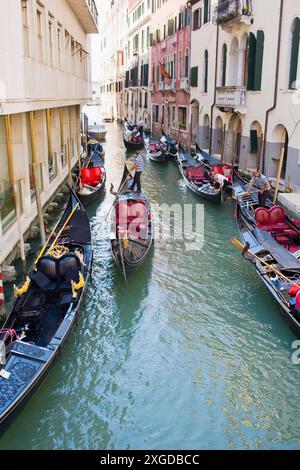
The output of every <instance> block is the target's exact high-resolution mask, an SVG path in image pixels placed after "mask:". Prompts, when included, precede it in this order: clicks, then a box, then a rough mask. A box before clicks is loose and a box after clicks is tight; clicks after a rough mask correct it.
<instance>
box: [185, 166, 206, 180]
mask: <svg viewBox="0 0 300 470" xmlns="http://www.w3.org/2000/svg"><path fill="white" fill-rule="evenodd" d="M186 175H187V177H188V179H189V180H191V181H194V180H198V179H202V178H204V177H205V170H204V168H202V166H196V167H194V166H190V167H189V169H188V171H187V174H186Z"/></svg>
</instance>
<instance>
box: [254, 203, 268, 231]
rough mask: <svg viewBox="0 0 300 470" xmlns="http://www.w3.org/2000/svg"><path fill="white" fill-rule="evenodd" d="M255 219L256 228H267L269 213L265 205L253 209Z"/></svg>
mask: <svg viewBox="0 0 300 470" xmlns="http://www.w3.org/2000/svg"><path fill="white" fill-rule="evenodd" d="M255 221H256V223H257V226H258V228H261V229H262V230H269V229H270V214H269V211H268V209H266V208H265V207H258V209H256V210H255Z"/></svg>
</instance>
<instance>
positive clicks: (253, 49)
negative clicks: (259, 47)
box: [247, 33, 256, 90]
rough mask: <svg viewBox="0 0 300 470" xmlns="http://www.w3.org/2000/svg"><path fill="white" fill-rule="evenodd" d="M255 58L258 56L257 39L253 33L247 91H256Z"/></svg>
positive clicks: (250, 39) (250, 37)
mask: <svg viewBox="0 0 300 470" xmlns="http://www.w3.org/2000/svg"><path fill="white" fill-rule="evenodd" d="M255 56H256V37H255V36H254V34H253V33H250V35H249V49H248V83H247V90H253V89H254V75H255Z"/></svg>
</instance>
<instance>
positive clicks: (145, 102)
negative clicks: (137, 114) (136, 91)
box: [144, 92, 148, 109]
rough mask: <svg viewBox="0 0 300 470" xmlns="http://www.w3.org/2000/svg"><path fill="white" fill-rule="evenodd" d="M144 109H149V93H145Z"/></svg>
mask: <svg viewBox="0 0 300 470" xmlns="http://www.w3.org/2000/svg"><path fill="white" fill-rule="evenodd" d="M144 108H145V109H147V108H148V93H147V92H146V93H145V101H144Z"/></svg>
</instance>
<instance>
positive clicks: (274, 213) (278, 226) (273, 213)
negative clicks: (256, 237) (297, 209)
mask: <svg viewBox="0 0 300 470" xmlns="http://www.w3.org/2000/svg"><path fill="white" fill-rule="evenodd" d="M269 214H270V224H271V226H272V230H273V231H282V230H288V229H289V228H290V225H289V224H288V223H287V222H286V214H285V211H284V209H283V207H281V206H273V207H271V209H269Z"/></svg>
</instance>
